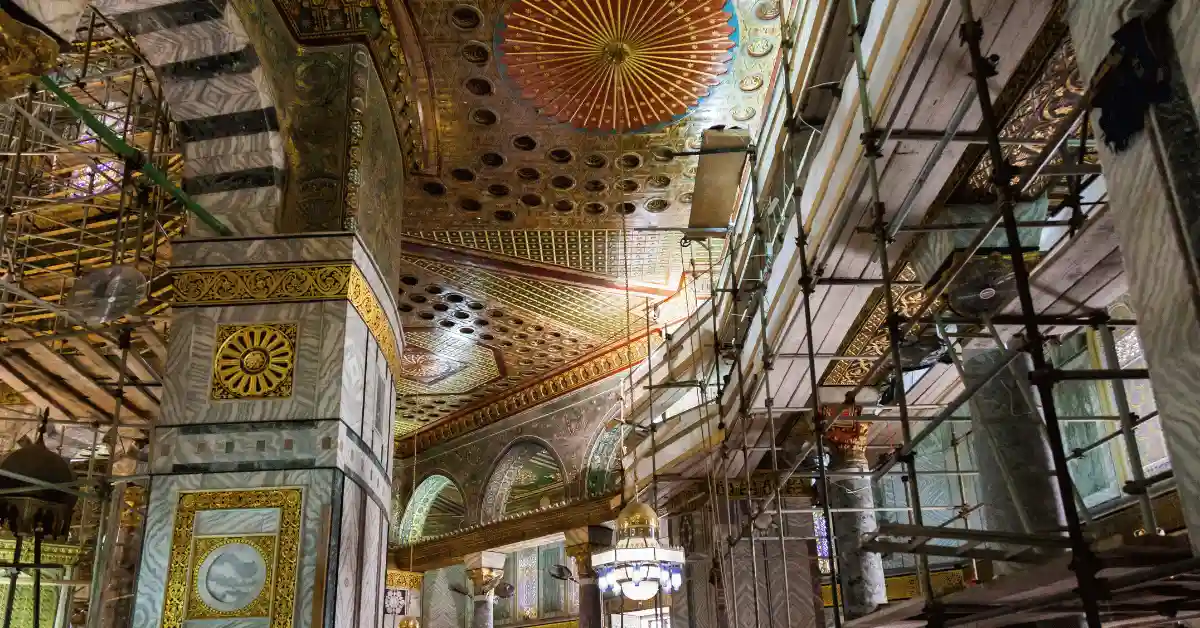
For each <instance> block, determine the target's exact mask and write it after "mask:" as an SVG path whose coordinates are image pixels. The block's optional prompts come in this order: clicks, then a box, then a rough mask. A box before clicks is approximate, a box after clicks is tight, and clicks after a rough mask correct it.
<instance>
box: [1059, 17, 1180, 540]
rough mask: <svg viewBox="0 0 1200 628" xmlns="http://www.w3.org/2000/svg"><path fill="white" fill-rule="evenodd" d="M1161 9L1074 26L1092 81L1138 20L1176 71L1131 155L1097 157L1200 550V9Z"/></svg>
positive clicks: (1113, 152)
mask: <svg viewBox="0 0 1200 628" xmlns="http://www.w3.org/2000/svg"><path fill="white" fill-rule="evenodd" d="M1164 4H1166V3H1163V2H1148V1H1145V0H1141V1H1138V2H1134V1H1132V0H1073V1H1072V2H1071V4H1070V8H1069V9H1068V15H1067V23H1068V26H1069V27H1070V32H1071V39H1072V42H1073V43H1074V45H1075V54H1076V60H1077V63H1078V64H1079V73H1080V77H1081V78H1082V79H1083V80H1084V81H1085V82H1090V81H1092V80H1093V77H1095V76H1096V75H1097V71H1098V70H1099V68H1100V67H1101V66H1102V64H1103V63H1104V61H1105V58H1106V56H1108V54H1109V51H1110V49H1111V47H1112V44H1113V39H1112V36H1113V34H1114V33H1115V32H1116V31H1117V30H1118V29H1119V28H1121V27H1122V26H1123V25H1125V24H1127V23H1129V22H1130V20H1133V19H1134V18H1137V17H1138V16H1145V17H1148V18H1151V19H1148V20H1147V21H1146V22H1144V23H1145V24H1146V26H1147V36H1148V38H1149V39H1150V40H1152V41H1154V42H1155V43H1156V46H1157V47H1158V50H1159V53H1160V55H1159V59H1161V60H1162V61H1163V62H1164V64H1165V66H1166V67H1167V68H1168V69H1169V77H1170V79H1169V88H1170V93H1169V95H1168V97H1167V98H1166V100H1165V102H1161V103H1158V104H1153V105H1151V106H1149V107H1148V110H1147V111H1146V112H1145V113H1142V112H1136V113H1135V114H1134V115H1138V116H1141V118H1142V119H1143V120H1144V123H1145V128H1144V129H1143V130H1142V131H1141V132H1139V133H1136V134H1134V135H1133V136H1132V137H1131V138H1129V144H1128V146H1127V147H1126V148H1125V149H1124V150H1120V151H1118V150H1117V149H1116V147H1115V146H1109V145H1107V144H1104V143H1101V144H1100V146H1099V148H1098V152H1099V158H1100V163H1101V165H1102V166H1103V169H1104V183H1105V185H1106V186H1107V189H1108V200H1109V204H1110V208H1111V213H1112V216H1113V225H1114V230H1115V232H1116V235H1117V238H1118V239H1119V241H1120V243H1121V256H1122V259H1123V261H1124V265H1125V272H1126V273H1127V275H1128V277H1129V299H1130V303H1131V305H1132V306H1133V309H1134V311H1135V312H1136V313H1137V318H1138V334H1139V335H1140V336H1141V343H1142V348H1143V351H1144V352H1145V358H1146V364H1147V367H1148V368H1149V371H1150V383H1151V385H1152V386H1153V389H1154V398H1155V402H1156V404H1157V407H1158V412H1159V419H1160V420H1161V422H1162V429H1163V433H1164V436H1165V437H1166V442H1167V450H1168V453H1169V454H1170V459H1171V467H1172V469H1173V471H1174V474H1175V486H1176V487H1177V489H1178V491H1179V498H1180V503H1181V505H1182V510H1183V514H1184V520H1185V521H1186V523H1187V529H1188V532H1189V533H1190V534H1189V536H1190V538H1191V542H1192V548H1193V550H1194V551H1200V456H1197V455H1196V452H1197V451H1200V387H1197V386H1196V381H1195V374H1196V373H1197V372H1200V261H1198V257H1197V256H1198V254H1200V236H1198V234H1200V229H1198V228H1197V225H1200V181H1198V180H1197V177H1196V171H1197V164H1198V163H1200V158H1198V155H1197V146H1198V145H1200V121H1198V120H1197V118H1198V114H1197V104H1198V103H1200V96H1198V95H1200V91H1198V90H1200V38H1197V37H1196V36H1195V33H1196V28H1197V27H1200V6H1197V3H1196V2H1174V3H1173V5H1172V6H1170V8H1169V10H1167V11H1166V13H1165V15H1161V16H1160V17H1158V18H1154V16H1155V14H1156V13H1157V12H1158V11H1159V10H1160V8H1161V7H1162V6H1163V5H1164ZM1094 113H1095V114H1097V115H1098V116H1099V119H1101V120H1102V119H1103V117H1104V116H1107V115H1114V116H1117V115H1120V114H1119V112H1116V111H1104V110H1103V109H1100V110H1098V111H1097V112H1094ZM1093 119H1094V120H1096V119H1097V117H1096V115H1094V116H1093Z"/></svg>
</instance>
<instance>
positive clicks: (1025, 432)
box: [963, 349, 1065, 534]
mask: <svg viewBox="0 0 1200 628" xmlns="http://www.w3.org/2000/svg"><path fill="white" fill-rule="evenodd" d="M1004 355H1005V352H1004V351H1003V350H1001V349H969V350H967V351H965V352H963V383H964V384H965V385H967V386H973V385H974V384H975V382H976V381H978V380H979V379H982V378H983V377H984V376H986V374H987V373H988V371H990V370H992V369H993V368H995V365H997V364H998V363H999V362H1000V361H1002V360H1003V359H1004ZM1012 364H1013V366H1012V367H1011V368H1006V369H1003V370H1002V371H1000V373H999V374H998V375H996V376H995V377H993V378H992V379H991V380H990V381H989V382H988V383H987V384H986V385H984V386H983V387H982V388H981V389H980V390H979V392H978V393H976V394H975V395H974V396H973V397H971V401H970V406H971V435H972V436H971V438H972V441H971V443H972V451H973V453H974V455H975V467H976V469H978V470H979V492H980V494H979V499H980V501H981V502H982V504H983V505H982V507H981V510H982V515H983V520H984V522H985V525H986V528H987V529H988V530H994V531H997V532H1032V533H1035V534H1036V533H1046V532H1052V531H1056V530H1061V529H1062V527H1063V526H1064V525H1065V524H1064V519H1063V507H1062V501H1061V500H1060V499H1059V494H1058V487H1057V485H1056V483H1055V480H1054V463H1053V462H1052V461H1051V459H1050V446H1049V443H1048V441H1047V440H1046V430H1045V428H1044V427H1043V426H1042V419H1041V416H1040V415H1039V414H1038V411H1037V408H1034V407H1031V406H1030V403H1029V400H1030V399H1032V398H1033V397H1032V396H1031V390H1030V388H1029V375H1028V369H1027V367H1026V362H1025V359H1024V358H1023V357H1022V358H1018V359H1017V360H1015V361H1014V362H1013V363H1012ZM1022 389H1024V391H1025V392H1024V393H1023V392H1022ZM1026 527H1028V529H1026Z"/></svg>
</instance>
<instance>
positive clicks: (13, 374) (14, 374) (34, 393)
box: [0, 357, 75, 419]
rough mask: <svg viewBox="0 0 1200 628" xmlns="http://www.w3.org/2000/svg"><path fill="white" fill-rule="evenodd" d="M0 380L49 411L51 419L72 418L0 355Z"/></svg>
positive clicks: (30, 401) (70, 414) (34, 403)
mask: <svg viewBox="0 0 1200 628" xmlns="http://www.w3.org/2000/svg"><path fill="white" fill-rule="evenodd" d="M0 381H3V382H4V383H5V384H8V385H9V387H11V388H12V389H13V390H15V391H16V392H17V394H19V395H21V396H22V397H24V398H25V400H26V401H28V402H29V403H31V404H33V405H35V406H37V407H38V408H41V409H48V410H49V411H50V418H52V419H73V418H75V416H74V415H73V414H72V413H71V412H68V411H67V410H66V409H65V408H64V407H63V406H62V405H61V404H60V403H59V402H58V401H57V400H54V399H52V398H50V396H49V395H48V394H47V393H46V392H45V391H43V390H42V389H40V388H38V387H37V386H35V385H34V384H33V382H31V381H29V379H28V378H26V377H25V376H24V375H22V374H21V373H20V372H18V371H17V370H16V369H15V368H13V367H12V365H10V364H8V362H7V360H5V359H4V358H3V357H0Z"/></svg>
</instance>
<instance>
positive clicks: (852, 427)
mask: <svg viewBox="0 0 1200 628" xmlns="http://www.w3.org/2000/svg"><path fill="white" fill-rule="evenodd" d="M869 427H870V424H868V423H860V422H856V423H852V424H849V425H835V426H834V427H833V428H831V429H830V430H829V431H828V432H827V433H826V440H827V442H828V443H829V457H830V461H829V467H828V468H829V471H830V472H843V473H863V472H866V471H867V470H869V469H870V465H869V464H868V463H867V430H868V428H869ZM828 497H829V506H830V507H831V508H834V509H837V508H846V509H855V511H854V512H834V513H833V514H832V519H833V531H834V535H835V539H834V541H835V544H836V547H837V561H838V564H837V568H838V579H839V580H840V581H841V583H842V589H841V598H840V601H841V603H842V607H843V608H844V609H845V617H846V618H847V619H856V618H858V617H862V616H864V615H867V614H869V613H871V612H873V611H874V610H875V609H876V608H878V607H879V605H880V604H884V603H886V602H887V590H886V588H885V586H884V576H883V557H882V556H880V555H879V554H878V553H877V552H868V551H865V550H863V548H862V537H863V535H866V534H870V533H872V532H874V531H875V530H876V529H877V528H878V527H879V525H878V523H876V520H875V511H874V510H872V509H873V508H874V507H875V493H874V491H873V490H872V489H871V478H870V476H867V475H862V476H857V477H856V476H850V477H845V476H841V477H839V476H835V477H834V478H832V479H830V482H829V496H828Z"/></svg>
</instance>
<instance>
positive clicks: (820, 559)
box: [813, 515, 829, 573]
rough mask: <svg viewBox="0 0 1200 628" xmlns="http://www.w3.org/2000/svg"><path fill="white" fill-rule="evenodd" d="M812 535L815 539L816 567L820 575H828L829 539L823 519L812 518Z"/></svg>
mask: <svg viewBox="0 0 1200 628" xmlns="http://www.w3.org/2000/svg"><path fill="white" fill-rule="evenodd" d="M813 535H814V536H816V537H817V566H818V567H820V568H821V573H829V537H828V536H827V535H828V529H827V528H826V527H825V517H823V516H821V515H816V516H814V517H813Z"/></svg>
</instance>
